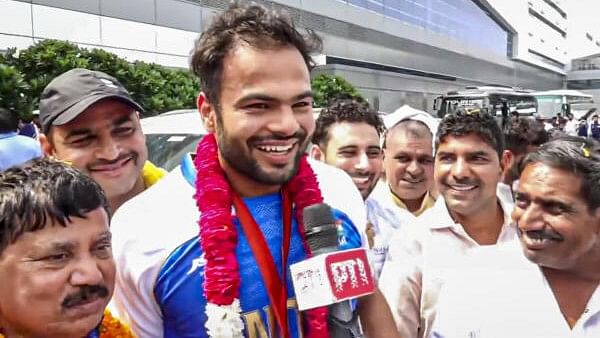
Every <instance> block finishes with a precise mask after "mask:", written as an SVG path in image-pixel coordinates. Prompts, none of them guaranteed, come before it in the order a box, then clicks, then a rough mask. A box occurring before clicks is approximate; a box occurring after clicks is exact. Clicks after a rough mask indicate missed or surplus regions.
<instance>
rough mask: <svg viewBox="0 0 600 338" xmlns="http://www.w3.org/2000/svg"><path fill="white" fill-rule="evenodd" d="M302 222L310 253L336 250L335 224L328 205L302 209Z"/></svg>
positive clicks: (316, 205)
mask: <svg viewBox="0 0 600 338" xmlns="http://www.w3.org/2000/svg"><path fill="white" fill-rule="evenodd" d="M302 222H303V223H304V232H305V234H306V241H307V242H308V246H309V247H310V249H311V251H321V250H323V249H330V250H331V251H335V250H337V246H338V235H337V224H336V222H335V219H334V218H333V212H332V210H331V207H330V206H329V205H327V204H325V203H320V204H314V205H311V206H308V207H306V208H304V210H303V212H302Z"/></svg>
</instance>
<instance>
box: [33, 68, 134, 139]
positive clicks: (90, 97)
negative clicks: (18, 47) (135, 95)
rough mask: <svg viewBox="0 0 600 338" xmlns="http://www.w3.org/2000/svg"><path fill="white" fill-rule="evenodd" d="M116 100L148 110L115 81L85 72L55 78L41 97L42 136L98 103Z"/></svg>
mask: <svg viewBox="0 0 600 338" xmlns="http://www.w3.org/2000/svg"><path fill="white" fill-rule="evenodd" d="M106 98H114V99H117V100H121V101H123V102H124V103H126V104H129V105H131V106H132V107H133V108H134V109H136V110H137V111H139V112H143V111H144V109H143V108H142V107H141V106H140V105H139V104H138V103H137V102H135V101H134V100H133V99H132V98H131V96H130V95H129V92H128V91H127V89H125V87H123V85H122V84H121V83H120V82H119V81H117V79H115V78H114V77H112V76H110V75H108V74H106V73H103V72H98V71H93V70H89V69H83V68H75V69H71V70H69V71H68V72H65V73H62V74H61V75H59V76H57V77H55V78H54V79H53V80H52V81H50V83H49V84H48V85H47V86H46V88H44V91H43V92H42V96H41V97H40V123H41V124H42V132H44V133H45V134H46V133H48V131H49V130H50V127H51V126H60V125H63V124H66V123H69V122H70V121H72V120H73V119H75V118H76V117H77V116H79V115H80V114H81V113H83V112H84V111H85V110H86V109H88V108H89V107H90V106H91V105H93V104H94V103H96V102H98V101H100V100H103V99H106Z"/></svg>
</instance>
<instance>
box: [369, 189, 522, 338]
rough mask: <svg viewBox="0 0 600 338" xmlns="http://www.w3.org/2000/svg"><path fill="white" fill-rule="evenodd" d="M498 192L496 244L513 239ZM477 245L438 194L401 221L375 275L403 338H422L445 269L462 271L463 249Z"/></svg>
mask: <svg viewBox="0 0 600 338" xmlns="http://www.w3.org/2000/svg"><path fill="white" fill-rule="evenodd" d="M505 197H506V196H503V195H498V200H499V202H500V205H501V207H502V210H503V212H504V225H503V227H502V230H501V232H500V236H499V238H498V243H503V242H510V241H516V240H517V236H516V234H517V233H516V229H515V227H514V226H513V225H511V221H510V213H511V212H512V208H513V203H512V200H510V199H507V198H505ZM476 247H479V244H478V243H477V242H475V240H473V239H472V238H471V237H470V236H469V235H468V234H467V232H466V231H465V229H464V228H463V226H462V225H461V224H456V223H454V220H453V219H452V217H451V216H450V213H449V212H448V209H447V207H446V202H445V201H444V199H443V197H442V196H440V197H439V198H438V200H437V201H436V203H435V205H434V207H433V208H431V209H429V210H427V211H425V213H423V214H422V215H421V216H420V217H418V218H417V219H416V220H415V221H414V222H411V223H408V224H406V225H404V226H403V227H402V228H401V229H400V231H397V232H396V233H395V234H394V236H393V238H392V239H391V240H390V247H389V252H388V256H387V258H386V261H385V263H384V266H383V270H382V273H381V276H380V279H379V289H380V290H381V292H382V293H383V295H384V296H385V298H386V300H387V302H388V304H389V306H390V309H391V311H392V315H393V316H394V320H395V322H396V326H397V328H398V330H399V331H400V334H401V336H402V337H408V338H413V337H427V336H428V334H429V330H430V329H431V323H432V321H433V319H434V318H435V305H436V303H437V299H438V294H439V290H440V288H441V286H442V285H443V282H444V279H445V275H446V274H447V273H448V272H449V271H453V270H455V269H461V268H462V266H463V258H464V256H465V255H466V253H467V252H468V251H469V250H471V249H473V248H476Z"/></svg>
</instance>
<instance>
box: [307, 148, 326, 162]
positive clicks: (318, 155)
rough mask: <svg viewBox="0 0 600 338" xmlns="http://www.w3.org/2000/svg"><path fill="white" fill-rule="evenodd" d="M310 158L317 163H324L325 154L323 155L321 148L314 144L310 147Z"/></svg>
mask: <svg viewBox="0 0 600 338" xmlns="http://www.w3.org/2000/svg"><path fill="white" fill-rule="evenodd" d="M310 157H312V158H314V159H315V160H317V161H322V162H323V161H325V154H323V151H322V150H321V148H319V146H318V145H316V144H313V145H312V146H311V147H310Z"/></svg>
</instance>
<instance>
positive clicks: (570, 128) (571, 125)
mask: <svg viewBox="0 0 600 338" xmlns="http://www.w3.org/2000/svg"><path fill="white" fill-rule="evenodd" d="M578 126H579V122H578V121H577V120H576V119H572V120H567V124H566V125H565V133H567V135H570V136H577V127H578Z"/></svg>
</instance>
